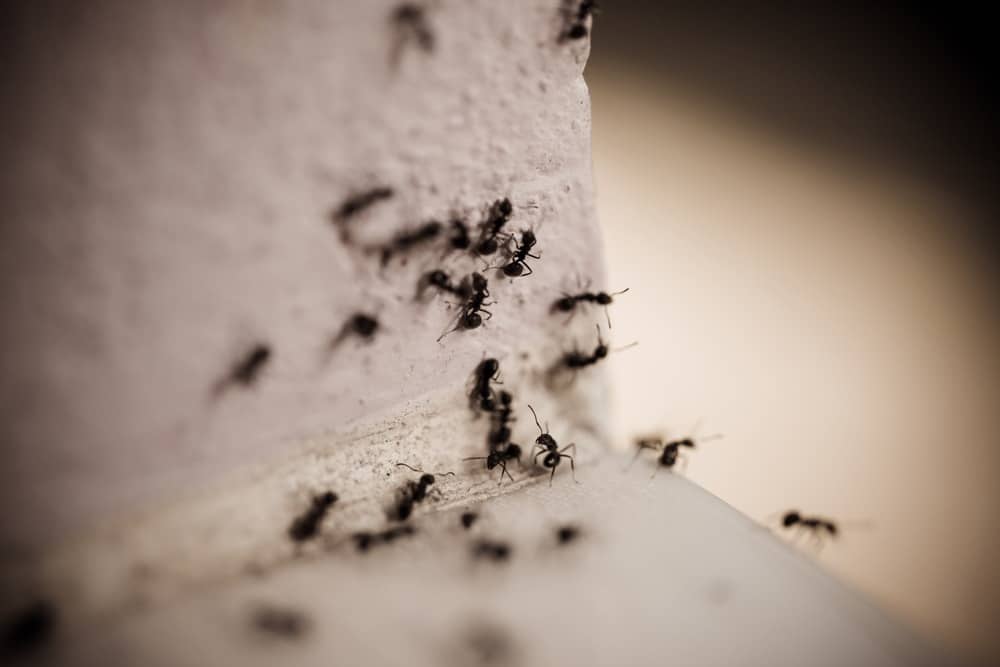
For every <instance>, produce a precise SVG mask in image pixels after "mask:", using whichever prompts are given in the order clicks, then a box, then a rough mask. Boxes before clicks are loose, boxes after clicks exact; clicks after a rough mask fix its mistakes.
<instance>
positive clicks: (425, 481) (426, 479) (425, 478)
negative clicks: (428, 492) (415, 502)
mask: <svg viewBox="0 0 1000 667" xmlns="http://www.w3.org/2000/svg"><path fill="white" fill-rule="evenodd" d="M420 483H421V484H422V485H423V486H430V485H431V484H433V483H434V475H432V474H430V473H429V472H425V473H424V474H423V475H421V476H420Z"/></svg>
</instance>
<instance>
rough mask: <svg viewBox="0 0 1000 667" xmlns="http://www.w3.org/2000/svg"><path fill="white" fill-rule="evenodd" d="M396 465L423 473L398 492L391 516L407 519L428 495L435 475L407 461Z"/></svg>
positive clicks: (400, 519)
mask: <svg viewBox="0 0 1000 667" xmlns="http://www.w3.org/2000/svg"><path fill="white" fill-rule="evenodd" d="M396 466H397V467H398V466H405V467H407V468H409V469H410V470H412V471H414V472H419V473H422V474H421V475H420V479H419V480H418V481H416V482H414V481H413V480H412V479H411V480H408V481H407V482H406V484H405V485H404V486H403V487H402V488H401V489H399V491H398V492H397V495H398V501H397V503H396V507H395V508H394V509H393V511H392V514H391V516H392V518H394V519H396V520H397V521H406V520H407V519H408V518H410V514H412V513H413V506H414V505H416V504H417V503H419V502H423V500H424V499H425V498H426V497H427V491H428V489H430V487H431V486H433V485H434V482H435V477H434V475H432V474H430V473H428V472H424V471H423V470H419V469H417V468H414V467H413V466H411V465H409V464H406V463H397V464H396ZM438 474H439V475H442V476H447V475H452V476H454V475H455V473H453V472H446V473H438Z"/></svg>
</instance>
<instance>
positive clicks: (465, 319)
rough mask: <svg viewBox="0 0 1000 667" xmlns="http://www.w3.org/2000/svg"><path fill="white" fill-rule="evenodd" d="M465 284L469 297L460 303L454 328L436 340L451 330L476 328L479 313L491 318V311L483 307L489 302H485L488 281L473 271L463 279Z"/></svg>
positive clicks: (480, 320)
mask: <svg viewBox="0 0 1000 667" xmlns="http://www.w3.org/2000/svg"><path fill="white" fill-rule="evenodd" d="M464 282H465V284H466V285H467V286H468V289H469V295H470V296H469V298H468V299H467V300H466V302H465V303H464V304H463V305H462V310H461V311H460V312H459V314H458V323H457V324H456V325H455V327H454V328H452V329H449V330H448V331H446V332H444V333H443V334H441V335H440V336H438V342H440V341H441V339H442V338H444V337H445V336H447V335H448V334H450V333H451V332H453V331H458V330H459V329H465V330H469V329H478V328H479V327H480V326H481V325H482V323H483V318H482V315H480V313H483V314H485V315H486V319H491V318H492V317H493V313H491V312H490V311H488V310H486V309H485V308H483V306H488V305H490V304H491V302H487V301H486V299H487V298H489V296H490V291H489V289H488V287H487V286H488V283H487V281H486V278H485V277H483V274H481V273H478V272H473V273H472V274H470V275H469V276H467V277H466V279H465V281H464Z"/></svg>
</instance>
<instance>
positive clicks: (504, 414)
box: [486, 389, 514, 448]
mask: <svg viewBox="0 0 1000 667" xmlns="http://www.w3.org/2000/svg"><path fill="white" fill-rule="evenodd" d="M513 401H514V397H513V396H512V395H511V393H510V392H509V391H505V390H503V389H501V390H500V392H499V393H498V394H497V400H496V403H495V404H494V406H493V413H492V414H491V415H490V432H489V435H488V436H487V438H486V442H487V444H488V445H489V446H490V447H491V448H492V447H500V446H502V445H504V444H506V443H508V442H510V437H511V431H510V425H511V424H512V423H513V422H514V408H513V407H512V405H511V404H512V403H513Z"/></svg>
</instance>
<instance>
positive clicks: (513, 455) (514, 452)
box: [462, 442, 521, 486]
mask: <svg viewBox="0 0 1000 667" xmlns="http://www.w3.org/2000/svg"><path fill="white" fill-rule="evenodd" d="M462 460H463V461H486V469H487V470H493V469H494V468H496V467H497V466H500V481H499V482H497V486H500V485H501V484H503V476H504V475H507V477H508V478H509V479H510V481H512V482H513V481H514V476H513V475H511V474H510V472H508V470H507V462H508V461H517V462H518V464H520V463H521V445H519V444H517V443H515V442H510V443H507V446H506V447H503V448H499V447H492V448H490V453H489V455H488V456H470V457H468V458H464V459H462Z"/></svg>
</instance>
